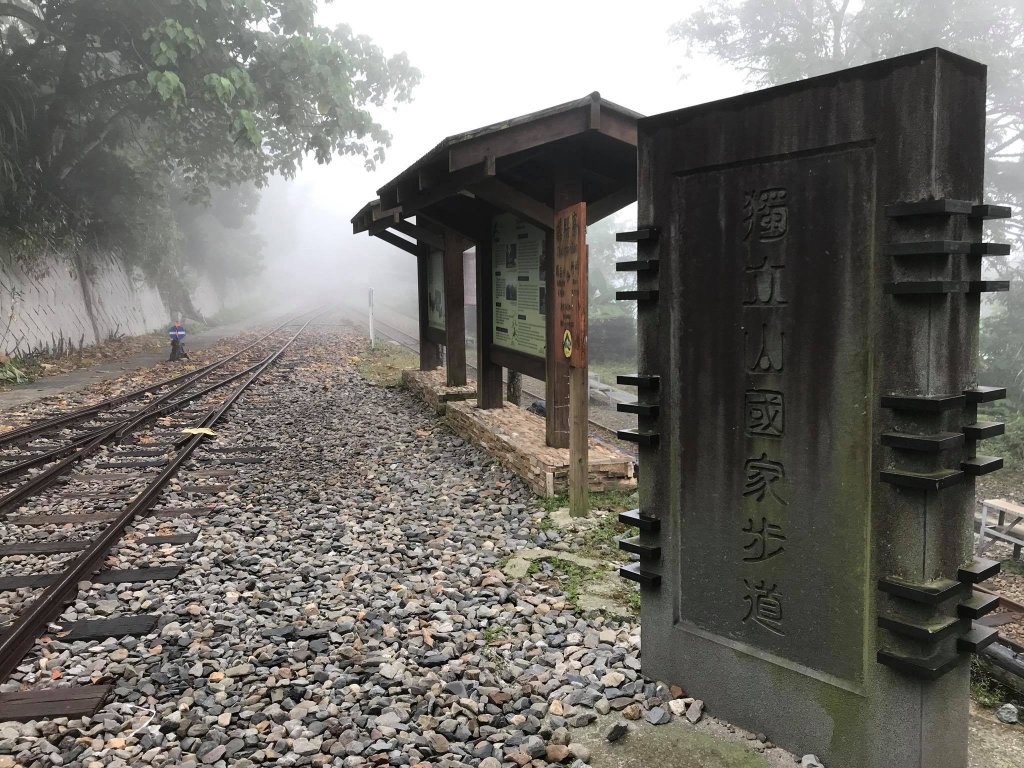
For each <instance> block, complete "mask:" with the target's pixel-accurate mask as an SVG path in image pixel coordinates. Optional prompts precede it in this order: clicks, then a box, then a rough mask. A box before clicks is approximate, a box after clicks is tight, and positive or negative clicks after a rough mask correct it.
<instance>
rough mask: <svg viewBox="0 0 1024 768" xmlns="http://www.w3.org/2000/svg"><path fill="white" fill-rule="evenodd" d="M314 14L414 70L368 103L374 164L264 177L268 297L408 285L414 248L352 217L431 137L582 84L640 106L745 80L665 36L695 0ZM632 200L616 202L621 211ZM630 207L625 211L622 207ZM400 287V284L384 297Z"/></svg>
mask: <svg viewBox="0 0 1024 768" xmlns="http://www.w3.org/2000/svg"><path fill="white" fill-rule="evenodd" d="M320 5H321V11H320V13H321V17H320V21H321V23H324V24H328V25H331V26H333V25H336V24H340V23H347V24H349V25H350V26H351V27H352V28H353V29H354V30H355V31H356V32H357V33H360V34H366V35H369V36H370V37H371V38H372V39H373V40H374V42H375V43H377V44H378V45H380V46H381V47H382V48H383V49H384V51H385V52H386V53H388V54H393V53H397V52H399V51H406V52H407V53H408V55H409V58H410V60H411V61H412V64H413V65H414V66H416V67H418V68H419V70H420V71H421V73H422V81H421V83H420V85H419V87H418V88H417V89H416V90H415V91H414V94H413V96H414V100H413V101H412V102H411V103H408V104H400V105H398V106H397V108H396V109H393V110H392V109H386V110H383V111H381V112H379V113H378V115H379V118H380V121H381V122H382V123H383V125H384V126H385V128H387V129H388V130H389V131H390V132H391V134H392V136H393V141H392V145H391V147H390V148H389V149H388V150H387V154H386V160H385V161H384V162H383V163H381V164H379V165H378V167H377V168H376V169H375V170H373V171H367V170H366V169H365V168H364V161H363V159H362V158H354V157H338V158H335V160H334V161H333V162H332V163H330V164H329V165H326V166H318V165H316V164H315V163H313V162H309V163H307V164H306V166H305V167H304V168H303V169H302V170H301V171H300V173H299V174H298V175H297V177H296V178H295V179H294V180H293V181H290V182H284V181H283V180H280V179H275V180H274V181H273V182H272V184H271V186H270V188H269V189H268V190H267V192H266V194H265V195H264V198H263V201H262V203H261V206H260V209H259V212H258V217H259V228H260V231H261V233H262V235H263V237H264V239H265V240H266V248H265V261H266V270H265V273H264V282H265V285H266V286H267V288H266V290H267V292H268V298H269V299H270V300H278V299H281V298H289V299H294V298H296V297H298V296H301V297H303V298H304V299H306V300H319V299H322V298H325V297H330V298H337V297H339V296H342V295H344V296H346V297H351V298H352V300H354V301H357V302H359V303H360V304H362V303H365V297H366V292H367V288H368V287H369V286H370V285H371V284H373V285H374V286H375V288H376V290H377V291H378V292H382V291H383V292H389V293H395V292H396V291H398V293H399V297H401V296H405V297H414V296H415V274H416V273H415V265H414V263H413V260H412V257H411V256H409V255H408V254H406V253H404V252H403V251H400V250H398V249H396V248H394V247H393V246H390V245H388V244H386V243H384V242H382V241H380V240H378V239H377V238H373V237H369V236H368V235H366V234H365V233H363V234H360V235H357V236H354V235H352V228H351V224H350V221H349V220H350V219H351V217H352V216H353V215H354V214H355V212H356V211H357V210H359V208H361V207H362V206H363V205H365V204H366V203H367V202H368V201H369V200H371V199H374V198H375V197H376V190H377V189H378V188H379V187H381V186H383V185H384V184H385V183H386V182H388V181H390V180H391V179H392V178H394V177H395V176H397V175H398V174H399V173H400V172H401V171H402V170H403V169H405V168H406V167H407V166H409V165H410V164H411V163H413V162H415V161H416V160H417V159H418V158H419V157H421V156H422V155H423V154H425V153H426V152H427V151H429V150H430V149H431V148H432V147H433V146H434V145H436V144H437V143H438V142H439V141H441V139H443V138H444V137H446V136H449V135H451V134H455V133H461V132H463V131H467V130H470V129H473V128H477V127H480V126H483V125H487V124H489V123H493V122H497V121H499V120H504V119H507V118H511V117H515V116H517V115H521V114H525V113H528V112H533V111H536V110H539V109H544V108H546V107H549V106H552V105H555V104H559V103H562V102H566V101H571V100H574V99H579V98H581V97H583V96H585V95H587V94H589V93H591V92H592V91H600V93H601V95H602V96H603V97H604V98H606V99H609V100H610V101H613V102H615V103H618V104H621V105H622V106H624V107H628V108H630V109H633V110H635V111H638V112H641V113H643V114H648V115H649V114H657V113H659V112H665V111H668V110H672V109H678V108H680V107H684V106H688V105H691V104H699V103H702V102H705V101H711V100H713V99H718V98H724V97H727V96H731V95H734V94H736V93H740V92H742V91H743V90H746V88H745V86H744V83H743V79H742V77H741V75H740V74H739V73H738V72H736V71H733V70H731V69H728V68H725V67H723V66H722V65H720V64H718V63H717V62H714V61H711V60H708V59H706V58H698V57H694V58H688V57H687V52H686V50H685V48H684V47H683V46H682V45H679V44H674V43H670V41H669V36H668V29H669V27H670V26H671V25H672V24H673V23H674V22H676V21H678V20H680V19H681V18H683V17H684V16H686V15H687V14H688V13H690V12H691V11H693V10H695V9H696V8H697V7H698V5H699V3H698V2H695V1H690V2H657V3H643V2H641V3H631V4H629V5H628V6H626V5H623V4H622V3H611V2H596V3H594V2H591V3H586V4H583V3H550V2H537V1H536V0H527V1H526V2H520V3H518V4H516V5H515V6H502V7H500V8H499V7H498V6H494V5H493V4H486V3H477V2H467V1H466V0H456V1H453V2H452V1H446V2H442V3H418V2H407V1H401V2H395V3H391V4H390V5H388V6H387V11H386V12H382V10H381V8H380V7H379V6H376V5H373V4H354V3H340V2H338V3H324V2H321V4H320ZM631 211H635V206H634V207H631V209H627V210H626V211H625V213H624V214H621V216H622V218H623V219H624V220H628V219H629V218H630V217H631ZM632 217H633V218H635V212H633V213H632ZM393 300H398V297H395V298H393Z"/></svg>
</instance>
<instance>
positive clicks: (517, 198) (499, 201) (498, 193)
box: [472, 179, 555, 231]
mask: <svg viewBox="0 0 1024 768" xmlns="http://www.w3.org/2000/svg"><path fill="white" fill-rule="evenodd" d="M472 192H473V194H474V195H476V196H477V197H479V198H480V199H481V200H486V201H487V202H488V203H490V204H491V205H493V206H495V207H496V208H500V209H501V210H503V211H511V212H512V213H514V214H516V215H517V216H520V217H522V218H523V219H526V220H527V221H530V222H532V223H533V224H536V225H537V226H538V227H541V228H542V229H545V230H548V231H551V230H552V228H553V227H554V226H555V212H554V210H553V209H551V208H550V207H549V206H547V205H545V204H544V203H542V202H541V201H540V200H537V199H536V198H534V197H530V196H529V195H527V194H525V193H523V192H520V191H519V190H518V189H516V188H515V187H511V186H509V185H508V184H506V183H505V182H503V181H498V180H497V179H489V180H487V181H485V182H482V183H480V184H477V185H476V186H474V187H473V189H472Z"/></svg>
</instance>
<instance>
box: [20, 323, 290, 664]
mask: <svg viewBox="0 0 1024 768" xmlns="http://www.w3.org/2000/svg"><path fill="white" fill-rule="evenodd" d="M308 325H309V323H308V322H307V323H306V324H305V325H303V326H302V327H301V328H299V330H298V331H297V332H296V333H295V335H294V336H292V337H291V338H290V339H289V340H288V341H287V342H286V343H285V344H284V346H282V347H281V348H280V349H278V350H277V351H276V352H274V353H273V354H271V355H269V356H267V357H266V358H265V359H264V360H263V361H262V362H260V363H258V364H257V365H255V366H253V369H254V370H253V371H252V373H251V375H250V376H249V378H248V379H247V380H246V381H245V382H244V383H242V385H241V386H239V387H238V389H236V390H235V391H234V392H232V393H231V394H230V395H229V396H228V397H227V398H226V399H225V400H224V402H223V403H221V404H220V405H219V406H217V407H216V408H214V409H213V410H212V411H211V412H210V414H209V415H208V416H207V417H206V418H205V419H204V420H203V422H202V423H203V426H204V427H208V428H209V427H213V426H214V425H215V424H216V423H217V422H218V421H220V419H221V418H223V416H224V414H225V413H227V411H228V409H229V408H231V406H232V405H234V404H235V403H236V402H237V401H238V399H239V398H240V397H241V396H242V394H243V393H244V392H245V390H246V389H247V388H248V387H249V386H250V385H251V384H252V383H253V382H254V381H256V379H257V378H258V377H259V376H260V374H262V373H263V372H264V371H265V370H266V369H267V368H268V367H269V366H271V365H272V364H273V363H275V362H276V361H277V360H278V358H280V356H281V355H282V354H284V352H285V350H287V349H288V347H290V346H291V345H292V344H293V343H294V342H295V340H296V339H297V338H298V337H299V335H300V334H301V333H302V332H303V331H304V330H306V326H308ZM205 438H206V435H205V434H197V435H193V436H192V438H191V439H189V440H188V442H186V443H185V444H184V445H183V446H182V447H181V448H180V449H179V451H178V454H177V455H176V456H175V457H174V459H173V460H172V461H171V463H170V464H168V465H167V467H165V468H164V470H163V471H162V472H161V473H160V474H159V475H157V477H155V478H154V479H153V481H152V482H150V484H149V485H148V486H146V488H145V489H143V490H142V491H141V492H140V493H139V495H138V496H136V497H135V499H133V500H132V502H131V503H130V504H128V506H126V507H125V509H124V511H123V512H121V514H120V515H118V517H117V518H116V519H115V520H113V521H112V522H111V523H110V525H108V526H107V527H106V528H104V529H103V530H102V531H101V532H100V533H99V535H98V536H97V537H96V538H95V539H94V540H93V542H92V543H91V544H90V545H89V547H88V548H87V549H86V550H84V551H83V552H82V553H81V554H80V555H78V556H77V557H75V558H74V559H73V560H71V562H70V563H69V565H68V566H67V568H65V569H64V571H62V572H61V574H60V576H59V577H58V578H57V580H56V581H55V582H53V584H51V585H50V586H49V587H47V588H46V590H45V591H44V592H43V594H41V595H40V596H39V597H38V598H37V599H36V600H34V601H33V602H32V604H31V605H29V606H28V608H27V609H26V610H25V611H23V612H22V614H21V615H20V616H19V617H18V620H17V621H16V622H15V623H14V625H13V626H12V628H11V629H10V631H9V632H7V633H6V634H5V635H4V636H3V637H2V638H0V681H5V680H7V679H8V678H9V677H10V676H11V674H12V673H13V672H14V671H15V670H16V669H17V668H18V664H20V663H21V660H22V659H23V658H24V657H25V654H26V653H28V651H29V650H30V649H31V648H32V646H33V645H34V644H35V642H36V640H37V639H38V638H39V636H40V635H42V634H43V633H44V632H45V630H46V628H47V625H48V624H49V622H50V621H52V620H53V619H55V618H56V617H58V616H60V614H61V612H62V611H63V610H64V608H65V606H66V605H68V604H69V603H70V602H71V601H72V600H73V599H74V595H76V594H77V593H78V583H79V582H80V581H83V580H85V579H87V578H88V577H89V576H91V575H92V574H93V573H94V572H95V571H96V570H97V568H98V567H99V566H100V565H101V564H102V562H103V559H104V558H105V557H106V555H107V552H108V551H109V550H110V549H111V548H112V547H113V546H114V544H115V543H117V541H118V539H119V538H120V536H121V534H122V533H123V532H124V530H125V528H127V527H128V525H130V524H131V523H132V521H133V520H134V519H135V518H136V517H137V516H138V515H139V514H140V513H143V512H145V511H146V510H148V509H149V508H150V507H152V506H153V504H154V503H155V502H156V500H157V498H158V497H159V495H160V493H161V492H162V491H163V489H164V486H166V485H167V483H168V482H169V481H170V479H171V478H172V477H173V476H174V474H175V473H176V472H177V471H178V469H179V468H180V467H181V465H182V464H184V463H185V462H186V461H187V460H188V459H189V458H190V457H191V455H192V453H193V452H194V451H195V449H196V448H197V447H199V444H200V443H202V442H203V440H204V439H205Z"/></svg>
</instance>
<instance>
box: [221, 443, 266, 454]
mask: <svg viewBox="0 0 1024 768" xmlns="http://www.w3.org/2000/svg"><path fill="white" fill-rule="evenodd" d="M203 450H204V451H208V452H210V453H244V454H255V453H276V452H277V450H278V446H276V445H211V446H203Z"/></svg>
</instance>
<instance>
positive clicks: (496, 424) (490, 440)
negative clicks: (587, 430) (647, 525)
mask: <svg viewBox="0 0 1024 768" xmlns="http://www.w3.org/2000/svg"><path fill="white" fill-rule="evenodd" d="M445 415H446V418H447V420H448V423H449V424H451V427H452V429H454V430H455V432H456V433H457V434H458V435H459V436H460V437H463V438H465V439H467V440H469V441H471V442H473V443H476V444H477V445H479V446H481V447H482V448H484V450H486V451H487V452H488V453H490V454H491V455H492V456H494V457H496V458H497V459H498V461H500V462H501V463H502V464H503V465H504V466H506V467H508V468H509V469H510V470H512V471H513V472H515V473H516V474H517V475H518V476H519V477H520V478H521V479H522V480H523V481H524V482H525V483H526V484H527V485H529V486H530V487H531V488H532V489H533V490H534V492H536V493H537V494H539V495H540V496H556V495H558V494H560V493H566V492H567V491H568V476H569V449H568V448H550V447H548V446H547V445H546V444H545V441H544V419H542V418H541V417H540V416H537V415H535V414H533V413H530V412H529V411H527V410H524V409H522V408H519V407H518V406H515V405H509V404H506V406H505V407H504V408H496V409H493V410H488V411H483V410H480V409H479V408H477V406H476V400H464V401H461V402H449V403H448V408H447V410H446V411H445ZM589 464H590V471H589V481H590V482H589V485H590V490H591V491H592V492H595V493H598V492H601V491H616V490H631V489H633V488H636V476H635V474H634V472H633V458H632V457H631V456H629V455H628V454H625V453H623V452H622V451H620V450H618V449H617V448H614V447H612V446H610V445H606V444H604V443H599V442H597V441H596V440H594V439H593V438H591V439H590V453H589Z"/></svg>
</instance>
